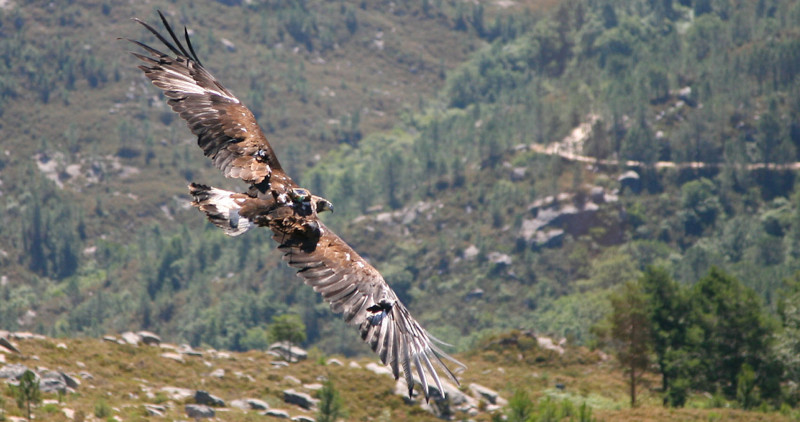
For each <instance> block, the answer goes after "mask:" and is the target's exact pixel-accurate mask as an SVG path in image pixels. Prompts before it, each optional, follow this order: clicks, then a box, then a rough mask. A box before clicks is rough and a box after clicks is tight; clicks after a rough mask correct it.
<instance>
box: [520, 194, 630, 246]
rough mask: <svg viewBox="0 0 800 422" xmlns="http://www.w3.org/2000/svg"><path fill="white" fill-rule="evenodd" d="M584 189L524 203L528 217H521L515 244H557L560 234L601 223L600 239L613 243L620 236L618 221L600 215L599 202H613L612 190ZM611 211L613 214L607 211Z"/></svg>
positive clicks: (587, 230) (575, 234) (578, 233)
mask: <svg viewBox="0 0 800 422" xmlns="http://www.w3.org/2000/svg"><path fill="white" fill-rule="evenodd" d="M587 190H588V193H586V194H582V195H573V194H567V193H562V194H559V195H558V196H548V197H545V198H542V199H537V200H536V201H534V202H533V203H531V204H530V205H529V206H528V211H529V212H530V214H531V215H532V218H524V219H523V220H522V223H521V225H520V228H519V235H518V236H517V245H518V247H521V248H524V247H533V248H555V247H559V246H561V244H562V242H563V240H564V237H565V236H566V235H570V236H573V237H578V236H583V235H586V234H588V233H590V230H591V229H592V228H593V227H603V229H604V231H605V234H604V235H603V239H601V240H602V241H603V242H604V243H617V242H618V241H619V240H620V239H621V233H622V228H621V227H620V225H621V224H622V221H621V220H619V219H617V221H612V222H611V223H612V224H609V223H610V222H609V221H607V220H609V219H608V218H607V216H605V218H601V216H600V211H601V205H602V206H604V207H608V206H609V205H610V204H612V203H615V202H617V200H618V198H617V196H616V195H615V194H611V193H607V192H605V191H604V190H603V188H602V187H599V186H593V187H589V188H588V189H587ZM611 215H613V214H611Z"/></svg>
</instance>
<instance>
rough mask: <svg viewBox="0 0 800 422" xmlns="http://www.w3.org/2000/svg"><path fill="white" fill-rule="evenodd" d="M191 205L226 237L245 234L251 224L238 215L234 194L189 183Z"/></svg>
mask: <svg viewBox="0 0 800 422" xmlns="http://www.w3.org/2000/svg"><path fill="white" fill-rule="evenodd" d="M189 192H190V193H191V194H192V198H193V200H192V205H194V206H195V207H197V208H200V211H203V212H204V213H205V214H206V217H208V220H209V221H211V222H212V223H214V225H215V226H217V227H219V228H221V229H222V230H224V231H225V234H227V235H228V236H239V235H240V234H242V233H244V232H246V231H247V230H248V229H250V227H251V226H252V224H251V223H250V220H248V219H246V218H244V217H242V216H240V215H239V210H240V209H241V208H242V205H241V202H240V201H238V200H237V196H243V195H242V194H238V193H235V192H230V191H226V190H222V189H217V188H212V187H210V186H206V185H201V184H198V183H191V184H190V185H189Z"/></svg>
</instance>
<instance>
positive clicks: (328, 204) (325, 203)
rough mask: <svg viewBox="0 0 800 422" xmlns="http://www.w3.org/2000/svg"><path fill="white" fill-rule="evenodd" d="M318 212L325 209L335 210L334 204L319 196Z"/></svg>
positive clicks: (317, 202)
mask: <svg viewBox="0 0 800 422" xmlns="http://www.w3.org/2000/svg"><path fill="white" fill-rule="evenodd" d="M316 205H317V214H319V213H321V212H325V211H330V212H333V204H332V203H331V201H328V200H327V199H325V198H319V197H318V198H317V201H316Z"/></svg>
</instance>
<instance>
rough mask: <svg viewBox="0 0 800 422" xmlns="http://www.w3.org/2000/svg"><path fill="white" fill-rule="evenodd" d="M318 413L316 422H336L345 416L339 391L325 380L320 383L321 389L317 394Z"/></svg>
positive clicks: (330, 382) (331, 382) (329, 381)
mask: <svg viewBox="0 0 800 422" xmlns="http://www.w3.org/2000/svg"><path fill="white" fill-rule="evenodd" d="M318 398H319V411H318V412H317V422H336V420H338V419H339V418H341V417H344V416H345V410H344V404H343V402H342V397H341V396H340V395H339V391H338V390H336V387H334V385H333V381H331V380H326V381H325V382H323V383H322V388H321V389H320V390H319V393H318Z"/></svg>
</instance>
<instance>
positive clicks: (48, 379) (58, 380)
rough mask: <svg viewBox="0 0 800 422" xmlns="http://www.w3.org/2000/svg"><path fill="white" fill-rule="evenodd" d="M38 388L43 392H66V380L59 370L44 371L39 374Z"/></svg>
mask: <svg viewBox="0 0 800 422" xmlns="http://www.w3.org/2000/svg"><path fill="white" fill-rule="evenodd" d="M39 389H40V390H41V391H42V392H43V393H57V392H61V393H66V392H67V381H66V380H65V379H64V376H63V375H61V373H60V372H56V371H45V372H44V373H43V374H42V375H41V380H40V381H39Z"/></svg>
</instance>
